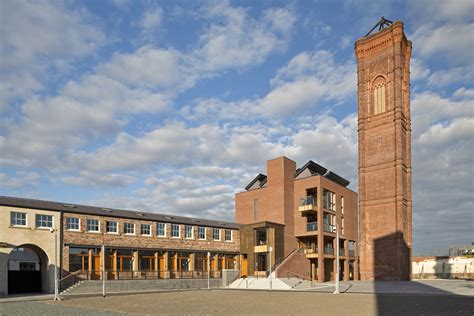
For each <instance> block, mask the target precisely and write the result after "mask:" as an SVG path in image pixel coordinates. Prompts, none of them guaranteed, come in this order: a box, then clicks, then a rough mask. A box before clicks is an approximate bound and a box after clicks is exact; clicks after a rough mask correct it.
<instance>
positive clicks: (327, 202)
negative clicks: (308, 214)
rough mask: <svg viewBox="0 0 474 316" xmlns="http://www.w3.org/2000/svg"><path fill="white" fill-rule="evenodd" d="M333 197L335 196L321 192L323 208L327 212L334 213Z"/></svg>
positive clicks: (328, 192) (325, 191)
mask: <svg viewBox="0 0 474 316" xmlns="http://www.w3.org/2000/svg"><path fill="white" fill-rule="evenodd" d="M335 197H336V195H335V194H334V193H333V192H331V191H329V190H324V191H323V207H324V208H325V209H327V210H330V211H334V210H335Z"/></svg>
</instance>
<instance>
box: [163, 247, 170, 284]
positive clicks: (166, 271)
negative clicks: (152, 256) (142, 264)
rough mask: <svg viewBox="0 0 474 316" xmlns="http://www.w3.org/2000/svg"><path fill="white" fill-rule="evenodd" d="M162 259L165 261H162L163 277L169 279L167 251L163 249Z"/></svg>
mask: <svg viewBox="0 0 474 316" xmlns="http://www.w3.org/2000/svg"><path fill="white" fill-rule="evenodd" d="M163 260H164V261H165V262H164V266H165V267H164V269H165V271H164V272H163V278H165V279H169V278H170V270H169V267H168V260H169V253H168V251H165V252H164V253H163Z"/></svg>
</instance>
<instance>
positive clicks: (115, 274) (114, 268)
mask: <svg viewBox="0 0 474 316" xmlns="http://www.w3.org/2000/svg"><path fill="white" fill-rule="evenodd" d="M113 260H114V261H113V262H112V270H114V273H113V275H114V279H118V271H117V270H118V269H117V250H114V254H113Z"/></svg>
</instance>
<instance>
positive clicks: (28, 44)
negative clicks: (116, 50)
mask: <svg viewBox="0 0 474 316" xmlns="http://www.w3.org/2000/svg"><path fill="white" fill-rule="evenodd" d="M1 11H2V12H3V13H2V15H1V19H2V23H0V37H1V38H2V45H1V46H0V54H1V58H2V63H1V69H2V71H1V72H0V73H1V75H0V80H1V81H2V82H3V84H2V85H1V88H0V96H1V98H0V110H2V109H5V108H6V106H7V105H8V103H9V102H11V101H12V100H14V99H15V98H21V99H24V98H25V97H27V96H28V95H29V94H30V93H31V92H36V91H40V90H41V89H43V88H44V84H45V83H46V82H45V74H46V73H47V71H48V70H50V69H54V70H55V71H61V70H63V69H65V68H66V69H67V68H68V67H65V65H66V64H68V63H71V62H73V60H74V58H83V57H85V56H88V55H90V54H93V53H94V52H96V51H97V49H98V48H100V47H101V46H102V45H103V44H104V41H105V35H104V33H103V31H102V30H101V29H100V27H98V26H97V25H95V24H94V23H90V22H91V18H90V17H89V15H88V13H87V12H86V11H85V10H71V9H69V8H67V7H66V6H65V5H63V4H62V3H58V2H55V1H9V0H7V1H2V3H1Z"/></svg>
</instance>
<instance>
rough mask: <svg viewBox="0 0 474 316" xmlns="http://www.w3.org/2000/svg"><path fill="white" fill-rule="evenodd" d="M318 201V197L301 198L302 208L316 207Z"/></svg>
mask: <svg viewBox="0 0 474 316" xmlns="http://www.w3.org/2000/svg"><path fill="white" fill-rule="evenodd" d="M317 201H318V199H316V197H314V196H307V197H304V198H300V206H306V205H313V206H316V205H317Z"/></svg>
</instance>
